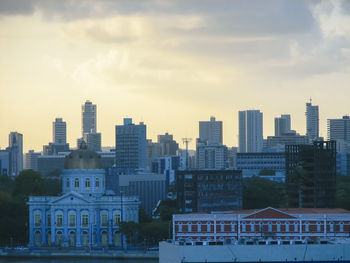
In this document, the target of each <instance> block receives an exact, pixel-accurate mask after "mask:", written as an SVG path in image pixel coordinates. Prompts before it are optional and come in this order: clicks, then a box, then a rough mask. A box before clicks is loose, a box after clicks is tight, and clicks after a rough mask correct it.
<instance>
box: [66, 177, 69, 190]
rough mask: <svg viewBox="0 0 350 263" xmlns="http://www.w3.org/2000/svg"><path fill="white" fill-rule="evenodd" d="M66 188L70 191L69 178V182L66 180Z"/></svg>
mask: <svg viewBox="0 0 350 263" xmlns="http://www.w3.org/2000/svg"><path fill="white" fill-rule="evenodd" d="M66 188H67V190H68V189H69V178H67V180H66Z"/></svg>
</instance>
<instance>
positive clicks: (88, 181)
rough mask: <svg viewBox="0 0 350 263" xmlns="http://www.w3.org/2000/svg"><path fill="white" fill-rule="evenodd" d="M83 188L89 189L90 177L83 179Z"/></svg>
mask: <svg viewBox="0 0 350 263" xmlns="http://www.w3.org/2000/svg"><path fill="white" fill-rule="evenodd" d="M85 189H86V190H90V179H89V178H86V179H85Z"/></svg>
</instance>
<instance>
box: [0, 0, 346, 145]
mask: <svg viewBox="0 0 350 263" xmlns="http://www.w3.org/2000/svg"><path fill="white" fill-rule="evenodd" d="M349 15H350V1H303V0H298V1H295V0H281V1H276V0H274V1H272V0H271V1H270V0H264V1H262V0H249V1H247V0H231V1H226V0H212V1H207V0H186V1H183V0H179V1H175V0H174V1H167V0H149V1H146V0H145V1H138V0H130V1H123V0H120V1H112V0H104V1H103V0H101V1H88V0H85V1H83V0H81V1H69V0H67V1H59V0H57V1H53V0H52V1H50V0H23V1H20V0H0V147H2V148H4V147H6V146H7V145H8V133H9V132H10V131H18V132H21V133H23V135H24V149H25V150H26V151H27V150H28V149H35V150H41V149H42V145H43V144H47V143H48V142H50V141H52V121H53V120H54V119H55V117H62V118H63V119H64V120H65V121H66V122H67V126H68V141H69V142H70V143H71V144H72V145H73V146H75V145H76V139H77V138H78V137H79V136H80V134H81V119H80V118H81V115H80V114H81V112H80V111H81V104H83V103H84V101H85V100H87V99H89V100H91V101H93V102H94V103H96V104H97V108H98V109H97V110H98V127H97V128H98V130H99V131H100V132H102V144H103V145H104V146H107V145H114V144H115V142H114V126H115V125H116V124H121V123H122V119H123V118H124V117H132V118H133V119H134V120H135V121H136V122H139V121H144V122H145V123H146V124H147V133H148V134H147V137H148V138H151V139H153V140H155V139H156V135H157V134H161V133H165V132H169V133H172V134H174V136H175V138H176V139H177V140H180V138H182V137H192V138H196V137H197V136H198V121H199V120H208V119H209V117H210V116H216V118H217V119H218V120H222V121H224V143H226V144H227V145H228V146H233V145H237V135H238V129H237V128H238V127H237V126H238V110H246V109H260V110H261V111H262V112H263V113H264V136H267V135H273V119H274V117H276V116H279V115H280V114H286V113H289V114H291V115H292V128H293V129H295V130H297V131H298V132H299V133H301V134H304V133H305V102H306V101H307V100H309V98H310V97H312V101H313V103H314V104H318V105H319V106H320V126H321V127H320V130H321V135H323V136H327V133H326V123H327V122H326V119H327V118H337V117H341V116H343V115H345V114H349V113H350V106H349V104H350V101H349V99H350V16H349ZM192 147H194V143H192Z"/></svg>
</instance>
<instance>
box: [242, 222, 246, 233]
mask: <svg viewBox="0 0 350 263" xmlns="http://www.w3.org/2000/svg"><path fill="white" fill-rule="evenodd" d="M245 231H246V230H245V223H244V222H243V223H242V232H245Z"/></svg>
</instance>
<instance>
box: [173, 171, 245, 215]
mask: <svg viewBox="0 0 350 263" xmlns="http://www.w3.org/2000/svg"><path fill="white" fill-rule="evenodd" d="M176 191H177V202H178V208H179V209H180V211H182V212H185V213H190V212H203V211H205V212H208V211H225V210H234V209H241V208H242V172H241V171H239V170H185V171H177V172H176Z"/></svg>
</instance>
